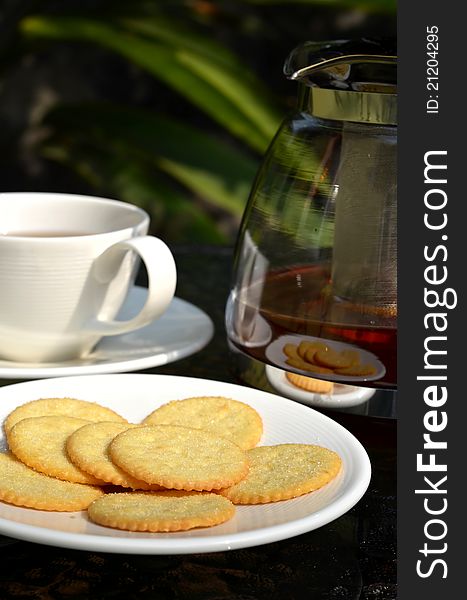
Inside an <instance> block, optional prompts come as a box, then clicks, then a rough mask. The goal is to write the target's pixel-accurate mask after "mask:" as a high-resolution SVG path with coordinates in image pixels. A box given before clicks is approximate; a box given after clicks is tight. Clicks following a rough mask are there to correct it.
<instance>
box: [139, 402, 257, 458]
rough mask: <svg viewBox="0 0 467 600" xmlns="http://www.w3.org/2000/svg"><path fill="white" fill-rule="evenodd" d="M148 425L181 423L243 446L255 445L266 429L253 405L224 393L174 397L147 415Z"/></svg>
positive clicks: (247, 447) (245, 447)
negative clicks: (224, 395)
mask: <svg viewBox="0 0 467 600" xmlns="http://www.w3.org/2000/svg"><path fill="white" fill-rule="evenodd" d="M143 423H144V424H145V425H179V426H181V427H190V428H193V429H203V430H205V431H209V432H210V433H212V434H214V435H217V436H220V437H225V438H226V439H228V440H230V441H231V442H233V443H234V444H237V446H240V448H242V449H243V450H248V449H250V448H254V447H255V446H256V444H257V443H258V442H259V441H260V439H261V435H262V433H263V421H262V419H261V417H260V416H259V414H258V413H257V412H256V410H255V409H254V408H252V407H251V406H249V405H248V404H245V403H244V402H239V401H238V400H233V399H231V398H224V397H223V396H200V397H195V398H185V399H184V400H173V401H172V402H168V403H167V404H163V405H162V406H160V407H159V408H157V409H156V410H155V411H154V412H152V413H151V414H150V415H148V416H147V417H146V418H145V419H144V421H143Z"/></svg>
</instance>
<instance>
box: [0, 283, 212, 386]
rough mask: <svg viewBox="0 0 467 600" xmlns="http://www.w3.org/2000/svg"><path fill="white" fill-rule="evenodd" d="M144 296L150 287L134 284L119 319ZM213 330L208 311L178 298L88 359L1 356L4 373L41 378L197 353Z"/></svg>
mask: <svg viewBox="0 0 467 600" xmlns="http://www.w3.org/2000/svg"><path fill="white" fill-rule="evenodd" d="M145 298H146V290H145V288H142V287H136V286H135V287H133V288H132V289H131V290H130V292H129V294H128V297H127V299H126V301H125V303H124V305H123V306H122V309H121V310H120V313H119V315H118V317H117V319H119V320H126V319H129V318H130V317H132V316H134V315H135V314H136V313H137V312H139V310H140V308H141V307H142V306H143V304H144V301H145ZM213 333H214V325H213V323H212V321H211V319H210V318H209V317H208V315H207V314H206V313H204V312H203V311H202V310H200V309H199V308H197V307H196V306H194V305H193V304H190V303H189V302H186V301H185V300H181V299H180V298H174V299H173V300H172V302H171V304H170V306H169V308H168V309H167V311H166V312H165V313H164V314H163V315H162V317H160V318H159V319H157V320H156V321H153V322H152V323H150V324H149V325H146V327H143V328H141V329H138V330H137V331H133V332H131V333H125V334H123V335H115V336H109V337H106V338H104V339H102V340H101V341H100V342H99V344H98V345H97V346H96V348H95V349H94V350H93V351H92V352H91V353H90V354H89V355H88V356H86V357H84V358H79V359H76V360H70V361H66V362H62V363H41V364H31V363H17V362H13V361H6V360H0V378H9V379H37V378H40V377H60V376H64V375H91V374H95V373H122V372H126V371H137V370H140V369H149V368H150V367H159V366H161V365H165V364H167V363H171V362H174V361H175V360H179V359H181V358H185V357H186V356H190V355H191V354H194V353H195V352H198V351H199V350H201V349H202V348H204V346H206V344H207V343H208V342H209V341H210V339H211V338H212V336H213Z"/></svg>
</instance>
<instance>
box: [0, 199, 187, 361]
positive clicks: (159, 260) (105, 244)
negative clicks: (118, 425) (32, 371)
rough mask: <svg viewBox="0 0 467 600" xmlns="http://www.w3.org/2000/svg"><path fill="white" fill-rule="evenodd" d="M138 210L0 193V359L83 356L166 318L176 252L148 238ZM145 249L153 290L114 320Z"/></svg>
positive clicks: (117, 204) (144, 216)
mask: <svg viewBox="0 0 467 600" xmlns="http://www.w3.org/2000/svg"><path fill="white" fill-rule="evenodd" d="M148 227H149V216H148V215H147V213H146V212H144V211H143V210H141V209H140V208H138V207H136V206H133V205H131V204H127V203H125V202H118V201H116V200H107V199H104V198H94V197H88V196H77V195H73V194H52V193H28V192H24V193H23V192H21V193H3V194H0V357H1V358H3V359H7V360H14V361H21V362H57V361H65V360H69V359H72V358H76V357H82V356H85V355H86V354H87V353H89V352H90V350H92V348H93V347H94V346H95V344H96V343H97V342H98V341H99V340H100V339H101V338H102V337H103V336H107V335H117V334H121V333H126V332H129V331H133V330H135V329H139V328H140V327H144V326H145V325H147V324H148V323H150V322H151V321H153V320H154V319H157V318H158V317H159V316H161V315H162V314H163V313H164V311H165V310H166V308H167V307H168V305H169V304H170V302H171V300H172V298H173V295H174V292H175V286H176V278H177V277H176V268H175V262H174V259H173V256H172V254H171V252H170V250H169V249H168V248H167V246H166V245H165V244H164V242H162V241H161V240H160V239H158V238H155V237H152V236H148V235H146V234H147V231H148ZM138 257H140V258H141V259H142V260H143V263H144V265H145V267H146V270H147V274H148V281H149V286H148V294H147V299H146V303H145V305H144V306H143V308H142V309H141V311H140V312H139V313H138V314H137V315H136V316H134V317H133V318H132V319H130V320H129V321H124V322H122V321H116V320H114V318H115V316H116V315H117V313H118V311H119V309H120V307H121V305H122V304H123V301H124V300H125V297H126V295H127V292H128V290H129V288H130V286H131V285H132V284H133V283H134V279H135V276H136V271H137V267H138V264H139V260H138Z"/></svg>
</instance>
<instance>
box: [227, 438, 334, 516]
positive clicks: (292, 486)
mask: <svg viewBox="0 0 467 600" xmlns="http://www.w3.org/2000/svg"><path fill="white" fill-rule="evenodd" d="M247 455H248V458H249V460H250V470H249V473H248V475H247V476H246V477H245V479H243V480H242V481H240V482H239V483H237V484H235V485H233V486H231V487H230V488H228V489H223V490H220V491H219V493H220V494H222V495H223V496H226V497H227V498H229V500H231V501H232V502H233V503H234V504H263V503H266V502H276V501H278V500H288V499H290V498H295V497H296V496H301V495H303V494H307V493H308V492H311V491H313V490H317V489H318V488H320V487H322V486H323V485H326V484H327V483H329V482H330V481H331V480H332V479H333V478H334V477H336V475H337V474H338V472H339V470H340V468H341V462H342V461H341V459H340V457H339V455H338V454H336V452H333V451H332V450H328V449H327V448H322V447H321V446H315V445H309V444H279V445H278V446H259V447H258V448H252V449H251V450H249V451H248V452H247Z"/></svg>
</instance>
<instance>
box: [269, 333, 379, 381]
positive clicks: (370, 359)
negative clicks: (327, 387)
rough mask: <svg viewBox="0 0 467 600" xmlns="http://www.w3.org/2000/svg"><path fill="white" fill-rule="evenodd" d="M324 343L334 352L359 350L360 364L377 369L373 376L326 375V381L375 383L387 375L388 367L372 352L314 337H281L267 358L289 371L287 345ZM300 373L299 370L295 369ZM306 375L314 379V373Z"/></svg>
mask: <svg viewBox="0 0 467 600" xmlns="http://www.w3.org/2000/svg"><path fill="white" fill-rule="evenodd" d="M303 341H306V342H324V343H325V344H326V346H329V347H330V348H332V349H333V350H336V351H337V352H340V351H341V350H357V351H358V352H359V355H360V362H361V363H363V364H370V365H372V366H373V367H374V368H375V373H374V374H373V375H361V376H358V377H357V376H351V375H337V374H336V373H333V374H332V375H330V374H329V375H326V379H329V380H330V381H337V382H340V381H342V382H348V381H354V382H355V383H359V382H363V381H374V380H376V379H381V377H383V375H384V374H385V373H386V367H385V366H384V365H383V363H382V362H381V361H380V360H378V358H377V357H376V356H375V355H374V354H372V353H371V352H367V351H366V350H362V349H361V348H358V347H357V346H353V345H352V344H346V343H345V342H336V341H335V340H327V339H324V338H319V337H313V336H310V335H282V336H281V337H279V338H277V340H274V342H273V343H272V344H270V345H269V346H268V347H267V348H266V358H267V359H268V360H269V362H271V363H273V364H274V365H277V366H278V367H280V368H281V369H285V370H287V368H289V369H290V367H288V366H287V363H286V362H285V361H286V359H287V356H286V355H285V354H284V352H283V348H284V346H285V344H295V345H296V346H297V345H298V344H300V342H303ZM295 370H296V371H298V369H295ZM301 372H302V373H303V374H304V375H308V376H309V377H313V373H312V372H311V371H310V372H308V371H301Z"/></svg>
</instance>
